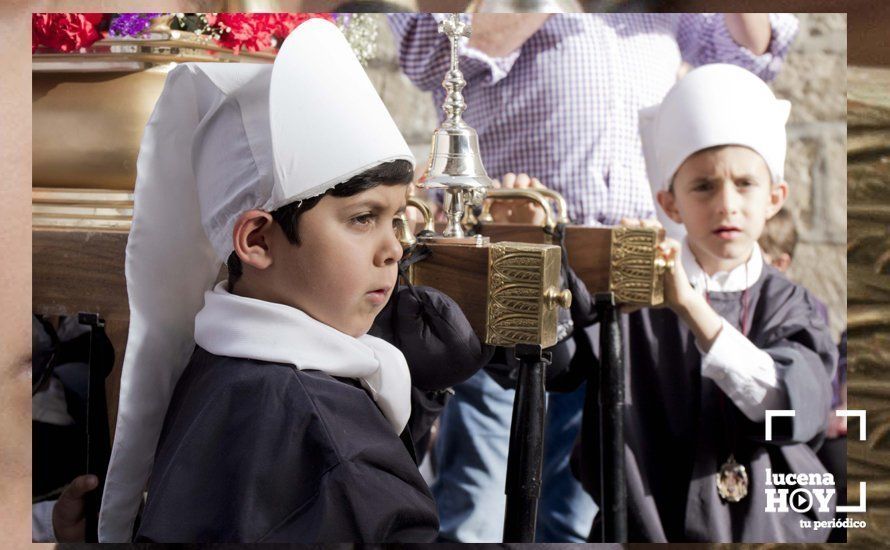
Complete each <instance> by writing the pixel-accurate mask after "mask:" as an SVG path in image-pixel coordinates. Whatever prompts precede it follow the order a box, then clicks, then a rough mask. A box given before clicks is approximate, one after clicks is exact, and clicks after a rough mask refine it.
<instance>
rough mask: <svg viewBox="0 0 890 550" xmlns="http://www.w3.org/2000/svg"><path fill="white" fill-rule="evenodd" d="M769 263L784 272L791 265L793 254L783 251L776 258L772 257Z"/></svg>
mask: <svg viewBox="0 0 890 550" xmlns="http://www.w3.org/2000/svg"><path fill="white" fill-rule="evenodd" d="M769 263H770V264H771V265H772V266H773V267H775V268H776V269H778V270H779V271H781V272H782V273H785V272H786V271H788V268H789V267H791V256H789V255H788V253H787V252H782V253H781V254H779V255H778V256H776V257H775V258H772V259H771V260H770V262H769Z"/></svg>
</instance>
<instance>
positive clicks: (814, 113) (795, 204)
mask: <svg viewBox="0 0 890 550" xmlns="http://www.w3.org/2000/svg"><path fill="white" fill-rule="evenodd" d="M378 17H380V18H381V19H380V21H379V29H380V36H379V40H378V43H379V51H378V55H377V57H376V58H375V59H374V60H373V61H372V62H371V63H370V65H369V67H368V72H369V73H370V74H371V77H372V79H373V81H374V83H375V85H376V86H377V89H378V91H379V92H380V94H381V96H382V97H383V100H384V102H385V103H386V104H387V106H388V107H389V109H390V111H391V112H392V113H393V115H394V117H395V119H396V122H397V123H398V125H399V127H400V128H401V129H402V131H403V132H404V134H405V137H406V139H407V140H408V143H409V144H410V145H411V147H412V149H413V150H414V153H415V155H416V156H417V158H418V160H419V161H421V162H423V159H425V158H426V156H427V153H428V152H429V138H430V133H431V132H432V130H433V129H434V128H435V126H436V122H437V117H436V107H435V106H434V105H433V103H432V100H431V98H430V94H429V93H424V92H421V91H419V90H417V89H416V88H415V87H414V86H413V85H412V84H411V82H409V81H408V79H407V78H406V77H405V76H404V75H403V74H402V73H401V72H400V70H399V67H398V59H397V55H396V51H395V47H394V43H393V40H392V36H391V34H390V31H389V27H388V26H387V24H386V21H385V19H383V16H378ZM797 17H798V19H799V21H800V32H799V34H798V37H797V39H796V41H795V43H794V45H793V46H792V49H791V51H790V52H789V54H788V58H787V61H786V64H785V67H784V69H783V70H782V72H781V74H780V75H779V77H778V78H777V79H776V81H775V82H774V83H773V88H774V90H775V91H776V94H777V95H778V96H779V97H782V98H786V99H789V100H790V101H791V102H792V103H793V107H792V111H791V119H790V122H789V124H788V136H789V148H788V160H787V163H786V178H787V180H788V182H789V187H790V190H791V193H790V197H789V200H788V203H787V208H788V209H789V210H790V211H791V213H792V214H793V215H794V219H795V221H796V224H797V229H798V234H799V243H798V246H797V250H796V253H795V258H794V263H793V265H792V269H791V273H790V274H791V276H792V277H793V278H794V279H795V280H797V281H799V282H801V283H802V284H804V285H805V286H806V287H807V288H809V289H810V290H812V291H813V292H814V293H815V294H816V296H817V297H819V298H820V299H821V300H822V301H824V302H825V303H826V304H827V305H828V308H829V311H830V315H831V326H832V329H833V331H834V333H835V335H837V334H839V332H840V331H841V330H842V329H843V327H844V326H845V325H846V303H847V302H846V300H847V279H846V277H847V267H846V265H847V264H846V261H847V260H846V242H847V210H846V208H847V163H846V135H847V133H846V112H847V111H846V105H847V103H846V91H847V80H846V67H847V18H846V15H844V14H822V13H814V14H810V13H804V14H797ZM443 76H444V75H443Z"/></svg>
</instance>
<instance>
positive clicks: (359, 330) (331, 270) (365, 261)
mask: <svg viewBox="0 0 890 550" xmlns="http://www.w3.org/2000/svg"><path fill="white" fill-rule="evenodd" d="M406 191H407V186H406V185H378V186H377V187H374V188H372V189H369V190H367V191H363V192H361V193H358V194H356V195H353V196H351V197H333V196H330V195H326V196H325V197H324V198H322V199H321V200H320V201H319V202H318V204H317V205H315V206H314V207H313V208H312V209H310V210H308V211H306V212H304V213H303V214H302V215H301V216H300V218H299V221H298V228H297V231H298V234H299V237H300V244H299V245H294V244H292V243H291V242H289V241H288V240H287V237H286V236H285V235H284V232H283V231H282V230H281V229H280V227H278V226H277V225H276V226H275V231H274V232H273V234H272V237H271V239H270V243H269V247H270V253H271V257H272V259H273V261H272V265H271V266H270V269H271V270H272V271H271V273H270V275H271V277H270V280H271V284H272V285H273V286H274V287H275V288H274V294H275V296H276V297H277V299H276V301H279V302H281V303H286V304H288V305H292V306H294V307H297V308H299V309H301V310H303V311H304V312H305V313H307V314H308V315H310V316H312V317H313V318H315V319H317V320H318V321H321V322H322V323H325V324H327V325H329V326H331V327H334V328H336V329H337V330H339V331H341V332H345V333H346V334H349V335H351V336H355V337H358V336H361V335H362V334H365V333H366V332H367V331H368V329H370V328H371V324H372V323H373V321H374V318H375V317H376V316H377V314H378V313H380V310H381V309H382V308H383V306H384V305H385V304H386V302H387V300H388V299H389V296H390V294H391V293H392V290H393V287H394V286H395V284H396V277H397V274H398V261H399V259H401V257H402V246H401V243H400V242H399V240H398V238H397V237H396V232H395V228H396V224H397V223H398V219H399V214H401V213H402V212H404V210H405V199H406Z"/></svg>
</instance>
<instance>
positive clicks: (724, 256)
mask: <svg viewBox="0 0 890 550" xmlns="http://www.w3.org/2000/svg"><path fill="white" fill-rule="evenodd" d="M752 246H753V244H752V243H751V242H750V241H749V240H747V239H739V240H738V241H737V242H718V243H713V244H711V246H708V252H709V253H710V254H711V255H712V256H713V257H714V258H715V259H717V260H719V261H721V262H729V263H735V262H739V263H741V262H744V261H746V260H747V259H748V258H749V257H750V256H751V248H752Z"/></svg>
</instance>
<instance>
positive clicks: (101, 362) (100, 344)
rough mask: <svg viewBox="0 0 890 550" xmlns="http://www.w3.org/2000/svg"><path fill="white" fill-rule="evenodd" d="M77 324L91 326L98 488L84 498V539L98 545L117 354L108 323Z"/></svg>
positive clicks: (90, 407)
mask: <svg viewBox="0 0 890 550" xmlns="http://www.w3.org/2000/svg"><path fill="white" fill-rule="evenodd" d="M78 321H79V322H80V323H81V324H84V325H89V326H90V360H89V367H90V368H89V386H88V390H87V392H88V393H87V473H88V474H93V475H95V476H96V477H97V478H98V480H99V485H98V486H97V487H96V488H95V489H93V490H92V491H90V492H89V493H87V494H86V495H85V497H84V498H85V510H84V522H85V530H84V531H85V532H84V534H85V540H84V542H98V533H99V506H100V504H101V502H102V490H103V488H104V487H105V474H106V473H107V471H108V460H109V458H110V456H111V436H110V432H109V428H108V406H107V403H106V400H105V378H106V377H107V376H108V373H109V372H111V368H112V367H113V365H114V354H113V351H111V345H110V343H109V342H108V337H107V336H106V335H105V321H104V320H103V319H102V318H101V317H99V316H98V315H96V314H94V313H80V314H79V315H78Z"/></svg>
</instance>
